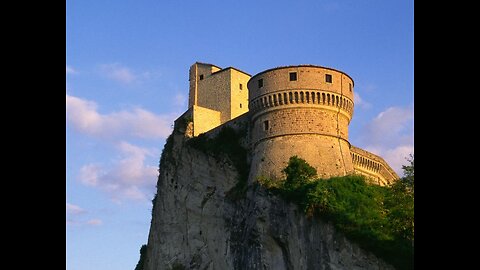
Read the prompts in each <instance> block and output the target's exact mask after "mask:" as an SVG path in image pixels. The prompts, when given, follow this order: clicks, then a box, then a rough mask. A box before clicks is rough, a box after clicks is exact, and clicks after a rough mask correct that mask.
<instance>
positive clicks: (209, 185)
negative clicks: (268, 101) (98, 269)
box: [144, 129, 394, 270]
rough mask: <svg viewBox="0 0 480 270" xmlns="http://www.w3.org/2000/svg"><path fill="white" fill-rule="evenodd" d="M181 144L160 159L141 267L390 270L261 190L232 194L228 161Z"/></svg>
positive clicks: (233, 175) (234, 178)
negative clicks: (144, 256)
mask: <svg viewBox="0 0 480 270" xmlns="http://www.w3.org/2000/svg"><path fill="white" fill-rule="evenodd" d="M186 140H187V138H186V137H185V131H183V132H182V131H179V130H178V129H175V131H174V133H173V134H172V136H171V138H170V139H169V140H168V143H167V145H166V147H165V150H164V153H163V155H162V160H161V168H160V175H159V179H158V184H157V188H158V190H157V196H156V199H155V200H154V206H153V210H152V221H151V227H150V233H149V237H148V244H147V252H146V260H145V265H144V269H147V270H160V269H221V270H224V269H242V270H243V269H275V270H281V269H394V268H393V267H392V266H390V265H388V264H386V263H385V262H383V261H382V260H380V259H378V258H377V257H375V256H374V255H372V254H371V253H369V252H367V251H365V250H363V249H361V248H360V247H358V246H357V245H356V244H354V243H352V242H350V241H348V240H347V239H346V238H345V237H344V236H343V235H342V234H340V233H338V232H336V231H335V229H334V227H333V225H332V224H329V223H327V222H325V221H323V220H321V219H319V218H316V217H313V218H312V217H307V216H306V215H305V214H304V213H303V212H302V211H300V210H299V209H298V207H297V206H296V205H294V204H291V203H287V202H285V201H284V200H282V199H281V198H279V197H278V196H275V195H274V194H271V193H270V192H269V191H268V190H266V189H264V188H263V187H261V186H259V185H256V184H250V185H249V186H248V188H247V190H246V192H245V193H244V194H243V195H242V196H241V197H240V198H238V197H234V196H231V194H232V192H231V191H232V189H235V188H236V184H237V182H238V178H239V177H238V172H237V169H236V168H235V166H234V164H233V163H232V162H230V160H229V159H228V157H226V156H221V155H220V156H212V155H209V154H207V153H204V152H203V151H200V150H197V149H196V148H194V147H191V146H190V145H189V144H188V143H186ZM249 183H252V181H249Z"/></svg>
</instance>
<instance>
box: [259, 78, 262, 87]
mask: <svg viewBox="0 0 480 270" xmlns="http://www.w3.org/2000/svg"><path fill="white" fill-rule="evenodd" d="M262 87H263V79H260V80H258V88H262Z"/></svg>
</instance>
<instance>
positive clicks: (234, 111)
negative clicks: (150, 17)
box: [175, 62, 399, 185]
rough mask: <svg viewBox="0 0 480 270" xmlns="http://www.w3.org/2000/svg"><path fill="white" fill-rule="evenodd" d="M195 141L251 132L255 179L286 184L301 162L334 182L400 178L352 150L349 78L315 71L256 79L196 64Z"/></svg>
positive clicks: (276, 71)
mask: <svg viewBox="0 0 480 270" xmlns="http://www.w3.org/2000/svg"><path fill="white" fill-rule="evenodd" d="M189 81H190V89H189V99H188V110H187V111H186V112H185V113H184V114H183V115H182V116H180V117H179V118H178V119H177V120H176V121H175V125H177V124H178V121H179V119H187V118H188V119H191V123H192V124H190V128H189V133H188V134H187V136H190V137H192V136H198V135H200V134H202V133H205V134H206V135H207V136H208V135H212V134H215V133H216V132H218V131H219V129H220V128H222V127H224V126H229V127H232V128H239V126H246V127H247V135H246V138H245V139H246V141H247V143H246V144H247V147H248V148H250V152H251V153H252V155H251V157H250V161H251V162H250V163H251V164H252V165H251V168H250V177H249V178H250V179H256V177H258V176H267V177H271V178H274V179H279V178H281V177H282V173H281V170H282V169H283V168H285V167H286V166H287V163H288V160H289V158H290V157H291V156H294V155H297V156H298V157H300V158H303V159H305V160H306V161H307V162H308V163H309V164H310V165H312V166H313V167H315V168H316V169H317V172H318V176H319V177H322V178H328V177H331V176H343V175H347V174H354V173H357V174H362V175H365V176H367V178H368V179H370V181H371V182H373V183H376V184H379V185H388V184H390V183H392V182H393V181H395V180H396V179H398V178H399V177H398V175H397V174H396V173H395V172H394V171H393V170H392V168H391V167H390V166H389V165H388V164H387V163H386V162H385V160H383V159H382V158H381V157H379V156H377V155H374V154H372V153H370V152H368V151H365V150H363V149H360V148H358V147H355V146H353V145H351V144H350V142H349V141H348V125H349V123H350V121H351V119H352V116H353V108H354V95H353V91H354V82H353V79H352V78H351V77H350V76H348V75H347V74H346V73H344V72H342V71H339V70H336V69H332V68H327V67H321V66H315V65H297V66H283V67H277V68H272V69H268V70H265V71H263V72H260V73H258V74H256V75H254V76H253V77H252V76H251V75H250V74H248V73H246V72H244V71H241V70H239V69H236V68H234V67H227V68H223V69H222V68H220V67H218V66H215V65H212V64H205V63H199V62H196V63H194V64H193V65H192V66H191V67H190V71H189Z"/></svg>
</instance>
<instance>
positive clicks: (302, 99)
mask: <svg viewBox="0 0 480 270" xmlns="http://www.w3.org/2000/svg"><path fill="white" fill-rule="evenodd" d="M300 102H302V103H305V97H304V95H303V91H301V92H300Z"/></svg>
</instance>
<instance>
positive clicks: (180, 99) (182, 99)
mask: <svg viewBox="0 0 480 270" xmlns="http://www.w3.org/2000/svg"><path fill="white" fill-rule="evenodd" d="M186 103H187V97H186V96H185V95H183V94H180V93H177V94H176V95H175V97H174V98H173V104H174V105H175V106H177V107H181V108H182V109H183V108H184V107H186Z"/></svg>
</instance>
